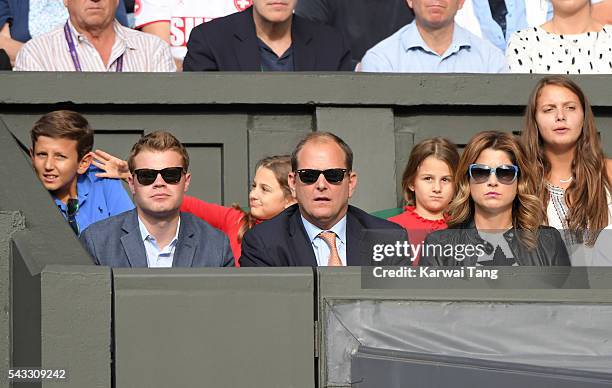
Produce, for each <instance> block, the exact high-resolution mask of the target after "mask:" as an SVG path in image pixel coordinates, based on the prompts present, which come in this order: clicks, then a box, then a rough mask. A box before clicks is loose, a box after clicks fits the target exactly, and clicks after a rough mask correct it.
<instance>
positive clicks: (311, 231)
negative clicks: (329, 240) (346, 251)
mask: <svg viewBox="0 0 612 388" xmlns="http://www.w3.org/2000/svg"><path fill="white" fill-rule="evenodd" d="M300 217H301V218H302V223H303V224H304V229H306V234H308V239H309V240H310V243H311V244H312V242H313V241H314V239H315V238H317V236H319V233H321V232H325V231H331V232H334V233H335V234H336V238H337V239H339V240H340V241H341V242H345V241H346V214H345V215H344V217H342V218H341V219H340V221H338V222H337V223H336V225H334V226H332V227H331V228H330V229H320V228H319V227H317V226H315V225H313V224H311V223H310V222H308V221H307V220H306V219H305V218H304V216H302V215H300Z"/></svg>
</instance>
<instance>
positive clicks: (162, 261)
mask: <svg viewBox="0 0 612 388" xmlns="http://www.w3.org/2000/svg"><path fill="white" fill-rule="evenodd" d="M138 228H139V229H140V237H141V238H142V242H143V243H144V247H145V252H146V253H147V266H148V267H149V268H171V267H172V262H173V261H174V251H175V250H176V243H177V242H178V234H179V230H180V229H181V218H180V217H179V220H178V224H177V225H176V234H175V235H174V238H173V239H172V241H171V242H170V244H168V245H166V246H165V247H164V249H159V246H158V245H157V240H155V237H153V235H151V234H150V233H149V231H148V230H147V227H146V226H145V225H144V224H143V223H142V221H141V220H140V217H138Z"/></svg>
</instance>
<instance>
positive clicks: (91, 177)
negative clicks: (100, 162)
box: [53, 166, 134, 233]
mask: <svg viewBox="0 0 612 388" xmlns="http://www.w3.org/2000/svg"><path fill="white" fill-rule="evenodd" d="M100 172H103V171H102V170H100V169H98V168H97V167H94V166H90V167H89V169H88V170H87V172H86V173H84V174H81V175H79V176H78V178H77V196H78V199H79V209H78V211H77V213H76V221H77V224H78V225H79V233H80V232H82V231H84V230H85V229H86V228H87V227H88V226H89V225H91V224H93V223H94V222H98V221H100V220H103V219H105V218H108V217H111V216H114V215H117V214H119V213H123V212H124V211H128V210H132V209H133V208H134V205H133V204H132V200H131V199H130V197H129V196H128V194H127V193H126V192H125V190H124V189H123V186H122V185H121V181H120V180H118V179H107V178H98V177H97V176H96V173H100ZM53 199H54V200H55V203H56V204H57V207H59V209H60V211H61V212H62V214H63V215H64V217H67V206H66V204H65V203H63V202H62V201H60V200H59V199H57V198H53Z"/></svg>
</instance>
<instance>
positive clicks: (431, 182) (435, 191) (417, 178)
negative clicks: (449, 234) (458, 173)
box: [389, 137, 459, 266]
mask: <svg viewBox="0 0 612 388" xmlns="http://www.w3.org/2000/svg"><path fill="white" fill-rule="evenodd" d="M458 162H459V153H458V152H457V147H456V146H455V145H454V144H453V143H451V142H450V141H448V140H446V139H444V138H441V137H435V138H433V139H427V140H423V141H422V142H420V143H419V144H417V145H416V146H414V148H413V149H412V152H411V153H410V158H409V159H408V164H407V165H406V169H405V170H404V174H403V176H402V188H403V190H404V198H405V199H406V204H407V206H406V207H405V208H404V210H405V211H404V212H403V213H402V214H399V215H397V216H393V217H391V218H389V221H393V222H395V223H397V224H399V225H401V226H403V227H404V228H405V229H406V230H407V231H408V236H409V237H410V243H411V244H412V245H413V246H422V244H423V241H424V240H425V237H427V235H428V234H429V233H430V232H432V231H434V230H439V229H446V214H445V211H446V209H447V207H448V204H449V203H450V202H451V200H452V199H453V196H454V194H455V187H454V183H453V175H454V171H455V170H454V169H455V167H456V166H457V163H458ZM419 259H420V253H419V254H417V256H416V257H415V259H414V260H413V261H412V265H414V266H417V265H419Z"/></svg>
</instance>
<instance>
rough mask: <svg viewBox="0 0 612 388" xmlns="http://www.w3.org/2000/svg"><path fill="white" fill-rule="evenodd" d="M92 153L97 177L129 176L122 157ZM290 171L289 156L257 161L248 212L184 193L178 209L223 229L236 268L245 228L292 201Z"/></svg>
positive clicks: (284, 207)
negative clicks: (100, 170) (289, 181)
mask: <svg viewBox="0 0 612 388" xmlns="http://www.w3.org/2000/svg"><path fill="white" fill-rule="evenodd" d="M94 156H95V159H94V162H93V164H94V165H96V166H97V167H99V168H100V169H102V170H104V171H105V172H104V173H100V174H97V175H98V176H101V177H106V178H122V179H125V178H126V176H129V175H130V172H129V170H128V167H127V163H126V162H125V161H124V160H121V159H119V158H117V157H115V156H113V155H110V154H108V153H106V152H104V151H101V150H96V151H95V153H94ZM290 172H291V157H290V156H289V155H279V156H270V157H267V158H264V159H262V160H260V161H259V162H257V165H256V166H255V178H253V184H252V185H251V191H250V192H249V207H250V209H249V211H248V212H245V211H244V210H242V209H241V208H240V206H238V205H234V206H232V207H226V206H221V205H217V204H214V203H209V202H205V201H202V200H201V199H198V198H195V197H190V196H188V195H186V196H184V197H183V204H182V205H181V211H182V212H188V213H191V214H193V215H195V216H196V217H199V218H201V219H203V220H204V221H206V222H207V223H209V224H210V225H211V226H213V227H215V228H217V229H219V230H221V231H223V232H224V233H225V234H226V235H227V237H228V238H229V241H230V245H231V248H232V253H233V254H234V259H235V262H236V267H239V266H240V263H239V262H238V260H239V258H240V253H241V249H240V245H241V243H242V237H243V236H244V234H245V233H246V231H247V230H249V229H250V228H252V227H253V226H254V225H255V224H258V223H260V222H261V221H265V220H267V219H270V218H272V217H274V216H276V215H277V214H279V213H280V212H282V211H283V210H285V209H286V208H287V207H289V206H291V205H293V204H294V203H295V199H294V198H293V196H292V195H291V190H290V189H289V184H288V183H287V177H288V175H289V173H290Z"/></svg>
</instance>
